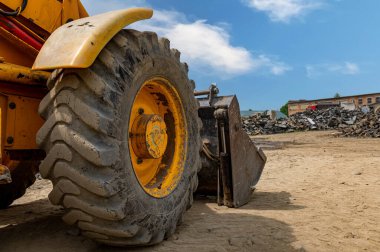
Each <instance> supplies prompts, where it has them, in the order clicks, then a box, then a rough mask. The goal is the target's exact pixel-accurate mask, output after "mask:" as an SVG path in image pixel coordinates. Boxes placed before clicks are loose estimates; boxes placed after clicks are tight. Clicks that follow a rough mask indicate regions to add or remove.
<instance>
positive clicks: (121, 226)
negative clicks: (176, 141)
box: [37, 30, 201, 246]
mask: <svg viewBox="0 0 380 252" xmlns="http://www.w3.org/2000/svg"><path fill="white" fill-rule="evenodd" d="M52 76H53V77H52V78H51V80H50V81H49V83H48V86H49V88H51V89H50V92H49V94H48V95H47V96H46V97H45V98H44V99H43V100H42V102H41V104H40V108H39V112H40V114H41V115H42V116H43V117H44V118H45V119H46V122H45V124H44V125H43V127H42V128H41V129H40V131H39V132H38V134H37V143H38V144H39V145H40V147H41V148H43V149H44V150H45V151H46V153H47V156H46V158H45V160H44V161H43V162H42V163H41V165H40V172H41V175H42V176H43V177H45V178H48V179H50V180H51V181H52V182H53V185H54V187H53V190H52V192H51V193H50V194H49V198H50V200H51V202H52V203H53V204H60V205H62V206H63V207H64V208H65V209H66V214H65V215H64V217H63V219H64V221H66V222H67V223H68V224H76V225H77V226H78V227H79V228H80V229H81V230H82V234H83V235H85V236H87V237H90V238H92V239H94V240H96V241H97V242H100V243H105V244H109V245H115V246H136V245H151V244H156V243H159V242H161V241H162V240H163V239H165V238H167V237H169V236H170V235H171V234H173V233H174V231H175V229H176V226H177V224H178V223H179V222H180V221H181V218H182V215H183V214H184V212H185V211H186V209H188V208H189V207H190V206H191V204H192V201H193V192H194V191H195V190H196V187H197V185H198V180H197V171H198V170H199V169H200V166H201V162H200V155H199V151H200V148H201V147H200V146H201V140H200V135H199V130H200V123H199V122H200V119H198V120H197V119H196V118H198V114H197V109H198V102H197V100H196V99H195V98H194V96H193V91H194V88H195V87H194V82H193V81H190V80H189V79H188V68H187V65H186V64H183V63H181V62H180V53H179V52H178V51H177V50H175V49H172V50H171V49H170V42H169V40H167V39H165V38H161V39H158V37H157V35H156V34H155V33H151V32H144V33H141V32H137V31H134V30H122V31H120V32H119V33H118V34H117V35H116V36H115V37H114V38H113V39H112V40H111V41H110V42H109V43H108V44H107V46H106V47H105V48H104V49H103V50H102V52H101V53H100V55H99V56H98V58H97V59H96V61H95V63H94V64H93V65H92V66H91V67H90V68H88V69H72V70H63V71H62V70H60V71H56V72H54V73H53V75H52ZM156 76H162V77H165V78H166V79H168V80H170V82H171V83H172V84H173V85H174V86H175V89H176V90H177V92H178V93H179V96H180V98H181V99H182V104H183V107H184V112H185V117H186V122H187V129H186V130H187V132H188V141H187V142H186V144H187V155H186V160H185V169H184V172H183V174H182V177H181V179H180V181H179V183H178V185H177V186H176V188H175V189H174V191H172V192H171V193H170V194H169V195H168V196H166V197H164V198H154V197H152V196H150V195H149V194H147V193H146V192H145V191H144V189H143V188H142V187H141V185H140V184H139V182H138V179H137V178H136V176H135V173H134V170H133V167H132V165H131V161H130V156H129V146H128V137H129V136H128V132H129V129H128V125H129V114H130V110H131V107H132V104H133V100H134V97H135V96H136V94H137V92H138V90H139V88H140V87H141V85H142V84H143V83H144V82H145V81H146V80H148V79H150V78H152V77H156Z"/></svg>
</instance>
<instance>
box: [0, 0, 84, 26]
mask: <svg viewBox="0 0 380 252" xmlns="http://www.w3.org/2000/svg"><path fill="white" fill-rule="evenodd" d="M1 3H3V4H5V5H6V6H7V7H9V8H11V9H13V10H16V9H17V8H18V7H20V5H21V3H22V0H1ZM21 15H22V16H23V17H25V18H27V19H31V20H33V23H34V24H36V25H38V26H39V27H41V28H42V29H44V30H45V31H47V32H49V33H52V32H53V31H54V30H56V29H57V28H58V27H60V26H61V25H63V24H66V23H67V22H68V21H70V20H75V19H78V18H83V17H87V16H88V14H87V12H86V10H85V9H84V7H83V5H82V4H81V2H80V1H79V0H63V1H58V0H43V1H42V0H29V1H28V5H27V6H26V8H25V10H24V11H23V12H22V13H21Z"/></svg>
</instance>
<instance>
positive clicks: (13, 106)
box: [8, 102, 16, 109]
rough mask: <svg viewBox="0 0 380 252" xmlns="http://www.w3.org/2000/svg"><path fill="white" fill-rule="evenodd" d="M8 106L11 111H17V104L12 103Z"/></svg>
mask: <svg viewBox="0 0 380 252" xmlns="http://www.w3.org/2000/svg"><path fill="white" fill-rule="evenodd" d="M8 106H9V108H10V109H15V108H16V103H14V102H10V103H9V105H8Z"/></svg>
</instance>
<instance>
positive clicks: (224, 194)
mask: <svg viewBox="0 0 380 252" xmlns="http://www.w3.org/2000/svg"><path fill="white" fill-rule="evenodd" d="M210 90H211V88H210ZM198 100H199V102H200V109H199V111H198V114H199V117H200V118H201V119H202V122H203V129H202V130H201V136H202V140H203V144H204V148H203V151H202V155H201V157H202V170H201V171H200V172H199V173H198V177H199V187H198V190H197V193H198V194H214V195H215V194H216V195H217V201H218V204H220V205H225V206H228V207H240V206H242V205H244V204H246V203H247V202H248V201H249V200H250V198H251V194H252V189H253V188H254V186H255V185H256V184H257V182H258V181H259V179H260V176H261V173H262V171H263V168H264V165H265V162H266V156H265V155H264V153H263V151H262V150H261V149H260V148H257V147H256V146H255V145H254V143H253V142H252V141H251V139H250V138H249V136H248V135H247V134H246V133H245V132H244V131H243V130H242V127H241V120H240V108H239V103H238V101H237V98H236V96H220V97H217V96H213V97H212V98H211V99H210V97H205V98H198ZM210 157H211V158H210ZM216 157H218V159H217V160H216Z"/></svg>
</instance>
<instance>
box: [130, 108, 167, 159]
mask: <svg viewBox="0 0 380 252" xmlns="http://www.w3.org/2000/svg"><path fill="white" fill-rule="evenodd" d="M166 131H167V130H166V124H165V122H164V120H163V119H162V117H160V116H159V115H145V114H143V115H140V116H138V117H137V118H136V119H135V121H134V122H133V126H132V132H131V142H132V148H133V151H134V153H135V154H136V156H137V157H138V158H140V159H158V158H160V157H162V156H163V155H164V153H165V150H166V146H167V144H168V136H167V133H166Z"/></svg>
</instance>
